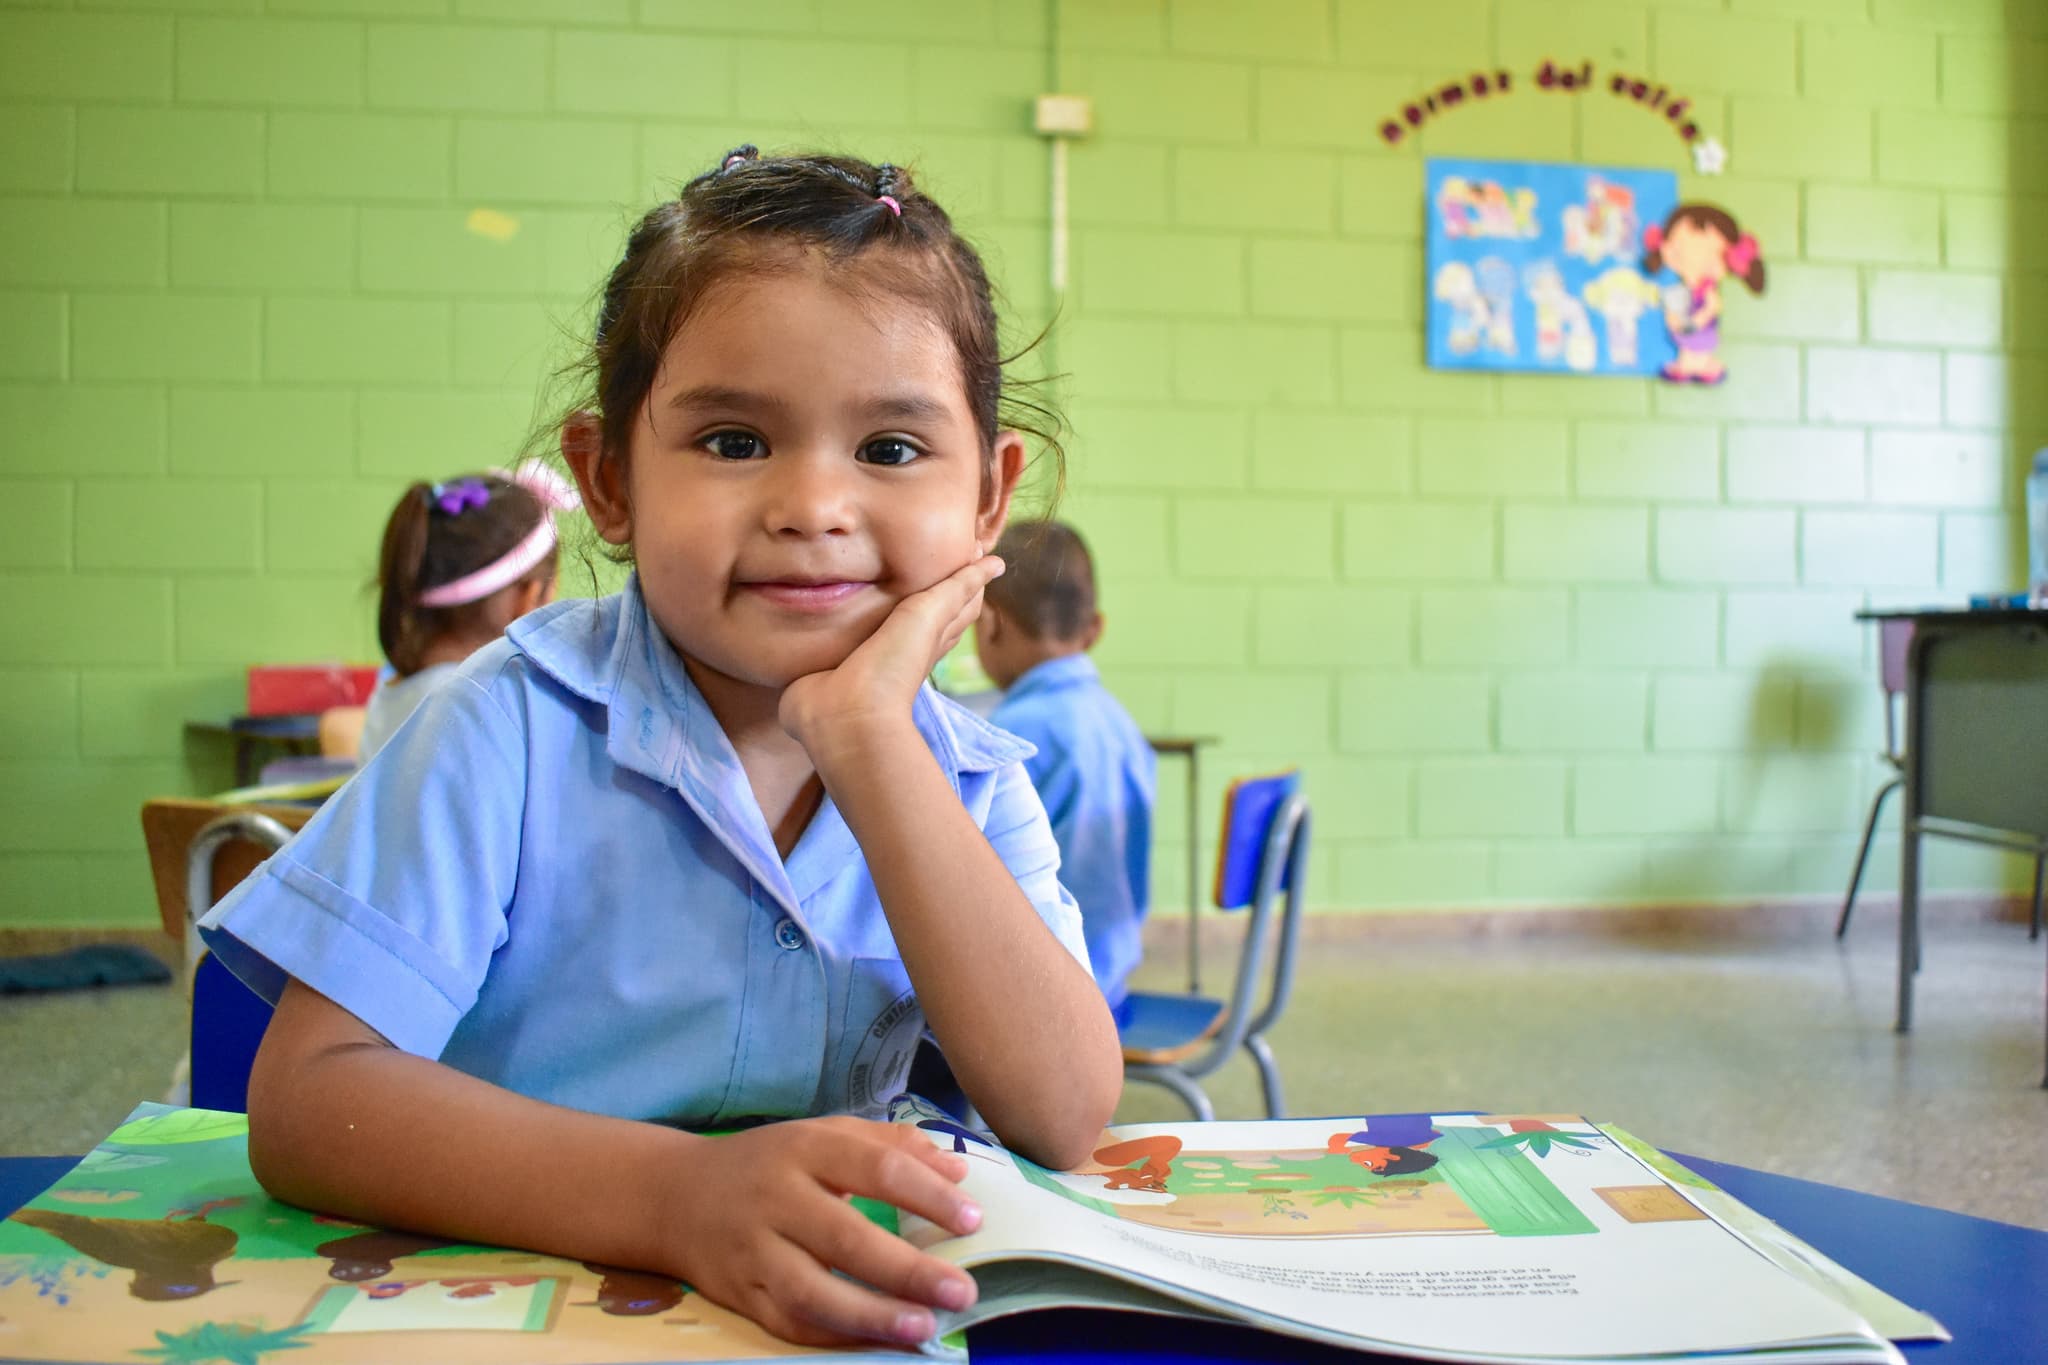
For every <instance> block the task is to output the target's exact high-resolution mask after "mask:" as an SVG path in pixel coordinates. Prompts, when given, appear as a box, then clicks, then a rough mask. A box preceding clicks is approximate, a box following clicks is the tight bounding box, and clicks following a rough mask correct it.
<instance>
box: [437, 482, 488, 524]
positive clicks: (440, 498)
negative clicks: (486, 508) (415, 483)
mask: <svg viewBox="0 0 2048 1365" xmlns="http://www.w3.org/2000/svg"><path fill="white" fill-rule="evenodd" d="M433 497H434V505H435V506H436V507H438V508H440V509H441V512H442V514H443V515H444V516H450V517H459V516H461V515H462V514H463V513H464V512H465V511H467V510H468V509H469V508H472V507H482V506H483V505H485V504H486V503H488V502H489V501H490V500H491V490H490V489H489V488H487V487H485V486H484V481H483V480H482V479H457V480H455V482H453V483H437V484H435V485H434V493H433Z"/></svg>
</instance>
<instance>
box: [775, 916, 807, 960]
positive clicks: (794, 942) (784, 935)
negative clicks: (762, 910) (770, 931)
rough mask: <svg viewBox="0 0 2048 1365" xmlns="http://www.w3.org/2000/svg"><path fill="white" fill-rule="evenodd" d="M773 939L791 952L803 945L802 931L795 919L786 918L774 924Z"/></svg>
mask: <svg viewBox="0 0 2048 1365" xmlns="http://www.w3.org/2000/svg"><path fill="white" fill-rule="evenodd" d="M775 941H776V943H778V944H780V945H781V946H782V947H784V948H787V949H788V950H789V951H790V952H792V953H793V952H795V951H796V950H797V949H799V948H801V947H803V946H804V931H803V930H802V929H799V928H798V927H797V923H796V921H795V920H793V919H786V920H784V921H782V923H780V924H778V925H776V926H775Z"/></svg>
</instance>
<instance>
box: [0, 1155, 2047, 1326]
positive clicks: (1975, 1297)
mask: <svg viewBox="0 0 2048 1365" xmlns="http://www.w3.org/2000/svg"><path fill="white" fill-rule="evenodd" d="M1678 1159H1679V1160H1680V1161H1682V1162H1684V1163H1685V1164H1686V1165H1687V1166H1690V1167H1691V1168H1692V1169H1694V1170H1696V1171H1698V1172H1699V1173H1700V1174H1701V1175H1703V1176H1705V1177H1706V1178H1707V1179H1709V1180H1711V1181H1713V1182H1714V1183H1715V1184H1717V1185H1719V1186H1720V1187H1721V1188H1722V1189H1724V1190H1726V1191H1728V1192H1729V1193H1730V1194H1732V1195H1734V1196H1735V1197H1736V1198H1738V1199H1740V1200H1741V1201H1742V1202H1743V1203H1745V1204H1747V1205H1749V1206H1750V1207H1751V1208H1753V1209H1755V1210H1756V1211H1757V1212H1759V1213H1761V1214H1764V1215H1765V1216H1766V1217H1769V1218H1771V1219H1773V1220H1775V1221H1776V1222H1777V1223H1778V1224H1779V1225H1780V1226H1782V1227H1784V1228H1785V1229H1786V1230H1787V1231H1789V1232H1792V1233H1793V1234H1795V1235H1796V1236H1798V1237H1801V1238H1803V1239H1805V1240H1806V1241H1807V1242H1809V1243H1811V1244H1812V1245H1814V1246H1815V1247H1817V1248H1819V1249H1820V1250H1821V1251H1824V1252H1826V1253H1827V1254H1828V1255H1829V1256H1831V1257H1833V1258H1834V1259H1835V1260H1836V1261H1839V1262H1840V1263H1841V1264H1842V1265H1844V1266H1847V1267H1848V1268H1849V1269H1850V1270H1853V1271H1855V1272H1856V1273H1857V1274H1858V1275H1861V1276H1862V1277H1863V1278H1864V1279H1866V1280H1869V1281H1870V1282H1871V1283H1872V1284H1874V1285H1876V1286H1877V1287H1878V1288H1880V1289H1882V1290H1884V1291H1886V1292H1887V1293H1889V1294H1892V1295H1893V1296H1895V1297H1897V1298H1899V1299H1903V1300H1904V1301H1905V1302H1907V1303H1909V1304H1911V1305H1912V1306H1913V1307H1915V1308H1919V1309H1922V1310H1924V1311H1926V1312H1929V1313H1932V1314H1933V1315H1934V1316H1935V1317H1937V1318H1939V1319H1940V1320H1941V1322H1942V1324H1943V1325H1944V1326H1946V1327H1947V1328H1948V1329H1949V1331H1950V1332H1951V1333H1953V1334H1954V1336H1955V1340H1954V1341H1950V1342H1913V1343H1908V1344H1907V1345H1906V1346H1905V1347H1904V1348H1903V1349H1904V1351H1905V1353H1906V1357H1907V1359H1908V1360H1910V1361H1912V1362H1913V1365H1922V1363H1923V1362H1925V1365H2022V1363H2023V1362H2029V1361H2043V1360H2048V1232H2042V1231H2036V1230H2034V1229H2031V1228H2022V1227H2016V1226H2014V1225H2012V1224H2010V1223H1996V1222H1992V1221H1990V1220H1988V1219H1984V1218H1971V1217H1968V1216H1966V1215H1964V1214H1959V1213H1945V1212H1943V1211H1941V1210H1939V1209H1930V1208H1925V1207H1922V1206H1921V1205H1918V1204H1906V1203H1901V1202H1899V1201H1898V1200H1895V1199H1882V1198H1879V1197H1878V1196H1876V1195H1869V1194H1858V1193H1856V1192H1854V1191H1852V1190H1841V1189H1836V1188H1835V1187H1834V1186H1832V1185H1821V1184H1816V1183H1814V1182H1813V1181H1810V1180H1794V1179H1792V1178H1791V1177H1789V1176H1782V1175H1769V1174H1766V1173H1765V1172H1762V1171H1752V1170H1749V1169H1747V1168H1746V1167H1742V1166H1730V1165H1728V1164H1726V1163H1724V1162H1719V1161H1709V1160H1706V1159H1704V1158H1701V1157H1692V1156H1682V1155H1681V1156H1679V1157H1678ZM77 1161H78V1158H77V1157H4V1158H0V1212H12V1211H13V1210H14V1209H17V1208H19V1207H20V1206H21V1205H22V1204H24V1203H26V1202H27V1201H28V1200H29V1199H31V1198H32V1197H34V1196H35V1195H36V1194H38V1193H39V1192H41V1191H42V1190H43V1189H44V1188H45V1187H47V1186H49V1185H51V1184H52V1183H54V1182H55V1181H56V1179H57V1178H58V1177H59V1176H61V1175H63V1174H64V1172H66V1171H68V1170H70V1169H71V1167H72V1166H74V1165H75V1164H77ZM969 1346H970V1348H971V1354H972V1355H973V1357H974V1362H975V1365H988V1362H991V1361H1015V1362H1045V1363H1046V1365H1054V1363H1055V1362H1057V1365H1112V1363H1113V1362H1126V1361H1137V1362H1145V1363H1146V1365H1197V1363H1198V1362H1199V1363H1200V1365H1212V1363H1213V1362H1219V1361H1248V1362H1249V1361H1258V1362H1270V1361H1273V1360H1276V1359H1282V1358H1284V1359H1286V1360H1288V1361H1291V1362H1301V1363H1302V1365H1362V1363H1363V1362H1367V1361H1372V1360H1388V1359H1392V1357H1384V1356H1373V1355H1368V1354H1365V1353H1362V1352H1357V1351H1342V1350H1337V1349H1335V1348H1333V1347H1327V1346H1321V1345H1317V1344H1315V1343H1313V1342H1303V1341H1289V1340H1286V1339H1284V1338H1280V1337H1275V1336H1272V1335H1270V1334H1268V1333H1265V1332H1257V1331H1252V1330H1250V1329H1248V1328H1234V1327H1219V1326H1215V1325H1212V1324H1207V1323H1196V1322H1190V1321H1186V1320H1182V1319H1174V1318H1157V1317H1149V1316H1144V1315H1140V1314H1125V1313H1106V1312H1096V1311H1088V1310H1081V1309H1062V1310H1053V1311H1048V1312H1041V1313H1029V1314H1026V1315H1024V1316H1022V1317H1019V1318H1012V1319H1008V1320H1006V1321H1003V1322H996V1323H991V1324H989V1325H988V1326H987V1327H984V1328H980V1329H977V1330H976V1331H975V1332H974V1333H973V1334H972V1335H971V1337H970V1339H969Z"/></svg>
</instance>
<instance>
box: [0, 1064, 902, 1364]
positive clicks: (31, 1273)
mask: <svg viewBox="0 0 2048 1365" xmlns="http://www.w3.org/2000/svg"><path fill="white" fill-rule="evenodd" d="M248 1132H249V1121H248V1116H247V1115H244V1114H228V1113H217V1112H213V1111H209V1110H204V1109H175V1108H170V1107H167V1106H164V1105H158V1104H145V1105H142V1106H141V1107H140V1108H138V1109H137V1110H136V1111H135V1112H134V1113H133V1114H131V1115H130V1116H129V1119H128V1121H127V1122H126V1123H124V1124H122V1125H121V1127H120V1128H118V1129H117V1130H115V1132H114V1133H113V1134H112V1135H111V1136H109V1137H108V1138H107V1139H106V1140H105V1141H104V1142H102V1143H101V1144H100V1145H99V1146H98V1147H97V1148H96V1149H94V1150H93V1151H92V1152H91V1153H89V1154H88V1155H87V1156H86V1158H85V1160H84V1161H82V1162H80V1163H79V1165H78V1166H77V1167H76V1168H75V1169H74V1170H73V1171H71V1172H70V1173H69V1174H67V1175H66V1176H65V1177H64V1178H63V1179H62V1180H59V1181H58V1182H57V1183H56V1184H55V1185H54V1186H52V1187H51V1188H50V1189H48V1190H45V1191H44V1192H43V1193H41V1194H39V1195H37V1196H36V1197H35V1198H34V1199H32V1200H30V1201H29V1202H28V1204H27V1206H26V1207H24V1208H22V1209H20V1210H19V1211H17V1212H16V1213H14V1214H13V1215H11V1216H10V1217H7V1218H0V1359H6V1360H10V1361H13V1360H19V1361H98V1362H105V1361H117V1360H118V1361H145V1360H153V1361H159V1362H177V1361H189V1362H217V1361H230V1360H233V1361H248V1362H253V1361H258V1360H261V1361H264V1362H266V1363H267V1362H286V1363H287V1365H394V1362H404V1361H420V1362H428V1361H431V1362H435V1365H441V1362H447V1361H464V1362H468V1363H469V1365H493V1363H494V1362H497V1363H501V1365H630V1362H635V1361H640V1362H647V1365H685V1363H686V1362H691V1361H704V1362H712V1361H741V1360H744V1361H754V1360H762V1361H766V1360H788V1359H792V1358H797V1357H811V1356H819V1355H826V1356H830V1357H831V1358H833V1359H834V1360H835V1362H837V1361H843V1360H848V1359H851V1360H867V1361H874V1362H884V1361H895V1362H900V1361H902V1360H903V1359H904V1356H903V1353H902V1352H900V1351H894V1350H887V1349H884V1348H880V1347H878V1348H876V1349H875V1350H873V1351H867V1352H860V1351H855V1352H840V1353H831V1352H820V1351H815V1350H811V1349H808V1348H805V1347H801V1346H792V1345H790V1344H789V1343H788V1342H785V1341H780V1340H778V1339H777V1338H775V1337H773V1336H771V1335H769V1334H768V1333H767V1332H766V1331H765V1330H763V1329H762V1328H761V1327H759V1326H757V1325H756V1324H754V1323H753V1322H750V1321H749V1320H747V1319H746V1318H743V1317H741V1316H739V1315H738V1314H736V1313H733V1312H731V1311H730V1310H728V1309H725V1308H721V1307H719V1306H718V1305H717V1304H714V1303H711V1302H709V1301H708V1300H706V1299H705V1298H704V1297H703V1296H702V1295H700V1294H697V1293H696V1292H694V1291H693V1290H692V1289H691V1288H690V1287H689V1286H688V1285H686V1284H683V1283H681V1282H680V1281H677V1280H674V1279H670V1278H668V1277H666V1276H662V1275H653V1274H647V1273H644V1272H641V1271H637V1270H632V1269H628V1268H624V1267H620V1266H610V1265H600V1264H594V1263H590V1262H584V1261H569V1260H563V1259H560V1258H558V1257H554V1256H540V1255H536V1254H534V1253H532V1252H529V1251H516V1250H505V1249H501V1248H496V1247H483V1246H467V1245H463V1244H460V1243H456V1242H451V1241H448V1240H446V1239H443V1238H435V1237H424V1236H418V1235H414V1234H411V1233H398V1232H387V1231H383V1230H380V1229H377V1228H371V1227H364V1226H362V1225H360V1224H357V1223H351V1222H347V1221H345V1220H342V1219H337V1218H330V1217H327V1216H325V1215H322V1214H316V1213H310V1212H308V1211H306V1210H304V1209H300V1208H295V1207H293V1206H292V1205H289V1204H282V1203H279V1202H278V1201H276V1200H274V1199H272V1198H270V1197H269V1195H267V1194H266V1193H264V1191H263V1188H262V1186H260V1185H259V1184H257V1182H256V1179H255V1177H254V1176H253V1175H252V1174H251V1173H250V1170H249V1156H248ZM564 1159H565V1161H566V1160H573V1159H574V1158H573V1156H568V1157H565V1158H564ZM863 1212H865V1213H867V1214H868V1215H869V1216H870V1217H872V1218H875V1219H876V1221H878V1222H882V1223H883V1224H884V1225H885V1226H894V1225H895V1222H896V1215H895V1211H894V1210H893V1209H888V1208H884V1207H880V1206H874V1207H868V1208H863Z"/></svg>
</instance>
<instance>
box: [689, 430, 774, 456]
mask: <svg viewBox="0 0 2048 1365" xmlns="http://www.w3.org/2000/svg"><path fill="white" fill-rule="evenodd" d="M703 446H704V448H705V449H706V450H708V451H710V452H711V453H712V454H713V455H716V456H718V458H720V459H721V460H758V459H760V458H761V457H762V456H763V455H765V454H767V453H768V446H767V443H766V442H764V441H763V440H762V439H761V438H760V437H758V436H756V435H754V434H753V433H752V432H748V431H714V432H712V433H711V434H710V435H709V436H706V437H705V438H704V441H703Z"/></svg>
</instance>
